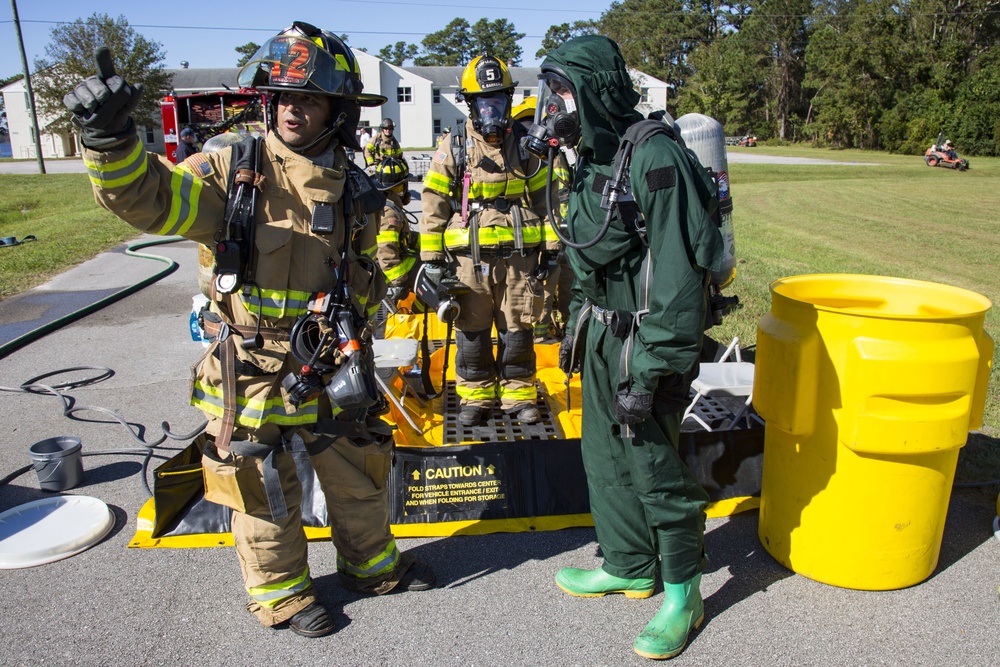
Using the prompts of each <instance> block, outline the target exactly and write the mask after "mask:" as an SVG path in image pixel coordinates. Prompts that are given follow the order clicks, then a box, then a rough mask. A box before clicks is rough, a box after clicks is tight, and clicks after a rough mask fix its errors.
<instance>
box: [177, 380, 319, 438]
mask: <svg viewBox="0 0 1000 667" xmlns="http://www.w3.org/2000/svg"><path fill="white" fill-rule="evenodd" d="M191 405H193V406H195V407H196V408H198V409H199V410H201V411H202V412H204V413H206V414H209V415H212V416H214V417H219V418H221V417H222V415H223V413H224V404H223V402H222V388H221V387H219V388H217V387H210V386H208V385H206V384H204V383H202V382H200V381H197V380H196V381H195V383H194V393H193V394H192V395H191ZM318 414H319V401H318V400H317V399H314V400H312V401H307V402H305V403H303V404H302V405H300V406H299V409H298V410H296V411H295V412H294V413H293V414H288V413H287V412H285V403H284V401H282V400H281V397H280V396H275V397H273V398H269V399H267V400H266V401H258V400H253V399H248V398H246V397H244V396H237V397H236V423H237V424H238V425H239V426H245V427H247V428H260V427H261V426H263V425H264V424H278V425H281V426H298V425H301V424H313V423H315V422H316V417H317V415H318Z"/></svg>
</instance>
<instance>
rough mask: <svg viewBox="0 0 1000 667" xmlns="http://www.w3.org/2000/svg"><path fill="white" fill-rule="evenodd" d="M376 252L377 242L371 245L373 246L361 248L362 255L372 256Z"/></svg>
mask: <svg viewBox="0 0 1000 667" xmlns="http://www.w3.org/2000/svg"><path fill="white" fill-rule="evenodd" d="M376 252H378V244H377V243H376V244H375V245H373V246H369V247H367V248H365V249H364V250H362V251H361V254H362V255H364V256H365V257H374V256H375V253H376Z"/></svg>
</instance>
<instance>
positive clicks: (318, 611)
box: [288, 602, 336, 637]
mask: <svg viewBox="0 0 1000 667" xmlns="http://www.w3.org/2000/svg"><path fill="white" fill-rule="evenodd" d="M288 627H289V628H291V629H292V632H294V633H295V634H297V635H302V636H303V637H322V636H323V635H328V634H330V633H331V632H333V631H334V629H335V627H336V626H335V625H334V623H333V619H332V618H330V614H329V613H327V611H326V608H325V607H324V606H323V605H321V604H320V603H319V602H313V603H312V604H311V605H309V606H308V607H306V608H305V609H303V610H302V611H300V612H299V613H297V614H295V616H292V617H291V618H290V619H288Z"/></svg>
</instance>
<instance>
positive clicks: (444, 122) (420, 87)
mask: <svg viewBox="0 0 1000 667" xmlns="http://www.w3.org/2000/svg"><path fill="white" fill-rule="evenodd" d="M354 55H355V56H356V57H357V59H358V63H359V64H360V66H361V78H362V81H364V84H365V90H366V91H368V92H376V91H378V92H379V93H380V94H382V95H385V96H386V98H388V101H387V102H386V103H385V104H384V105H383V106H381V107H374V108H364V109H362V111H361V125H362V126H368V127H371V128H375V127H378V125H379V124H380V123H381V122H382V119H383V118H386V117H388V118H392V119H393V121H395V123H396V131H395V135H396V138H397V139H398V140H399V143H400V145H401V146H403V147H404V148H407V149H430V148H433V147H434V146H435V145H436V143H437V140H438V138H439V137H440V135H441V134H443V133H444V132H445V131H447V130H448V129H449V128H452V127H454V126H456V125H458V124H459V123H463V122H465V118H466V117H467V115H468V109H467V107H466V105H465V103H463V102H456V101H455V96H456V94H457V93H458V89H459V87H460V84H459V81H460V79H461V76H462V68H461V67H398V66H396V65H393V64H390V63H387V62H385V61H384V60H381V59H380V58H377V57H375V56H373V55H371V54H368V53H365V52H363V51H356V50H355V51H354ZM166 71H167V73H168V74H171V75H172V76H173V80H172V82H173V87H172V91H163V94H167V93H168V92H173V93H175V94H177V95H184V94H190V93H202V92H216V91H224V90H227V89H229V90H235V88H236V75H237V72H238V71H239V70H238V69H236V68H209V69H187V68H185V69H173V70H166ZM539 72H540V70H539V69H538V68H536V67H513V68H511V76H512V77H513V79H514V81H516V82H517V88H516V90H515V92H514V104H520V103H521V102H522V101H524V98H525V97H529V96H531V95H534V94H535V92H536V90H537V87H538V83H537V82H538V74H539ZM632 77H633V81H634V82H635V85H636V87H637V88H638V89H639V90H640V92H641V93H642V95H643V101H642V102H641V103H640V105H639V107H638V109H639V111H641V112H643V113H644V114H646V113H649V112H650V111H654V110H657V109H664V108H666V101H667V84H666V83H664V82H663V81H660V80H658V79H654V78H653V77H651V76H649V75H647V74H643V73H641V72H637V71H633V72H632ZM0 93H2V94H3V97H4V104H5V106H6V109H7V124H8V127H9V129H10V143H11V152H12V154H13V157H14V158H15V159H35V145H34V135H33V132H34V129H33V128H32V127H31V120H30V118H31V116H30V114H29V113H28V98H27V92H26V91H25V87H24V81H23V79H22V80H19V81H15V82H14V83H11V84H8V85H7V86H4V87H3V88H0ZM147 94H149V92H148V91H147ZM39 123H40V124H41V125H42V127H44V126H45V123H46V120H45V119H44V118H41V117H40V118H39ZM139 136H140V138H141V139H142V141H143V144H144V145H145V147H146V148H147V149H148V150H150V151H153V152H159V153H163V152H164V150H165V147H164V141H163V131H162V129H161V128H160V127H139ZM41 145H42V157H45V158H60V157H70V156H74V155H79V154H80V146H79V142H78V138H77V136H76V135H75V134H74V133H68V132H67V133H46V132H43V133H42V136H41Z"/></svg>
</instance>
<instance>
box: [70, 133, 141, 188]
mask: <svg viewBox="0 0 1000 667" xmlns="http://www.w3.org/2000/svg"><path fill="white" fill-rule="evenodd" d="M83 164H84V166H86V167H87V173H88V174H89V175H90V182H91V183H93V184H94V185H96V186H97V187H99V188H101V189H102V190H110V189H111V188H120V187H123V186H125V185H128V184H129V183H132V182H133V181H135V180H137V179H138V178H140V177H141V176H142V175H143V174H145V173H146V169H147V167H148V160H147V158H146V149H145V148H143V147H142V143H141V142H136V144H135V148H133V149H132V152H131V153H129V154H128V155H127V156H125V157H124V158H122V159H121V160H116V161H114V162H108V163H107V164H98V163H96V162H90V161H89V160H87V159H86V158H84V159H83Z"/></svg>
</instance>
